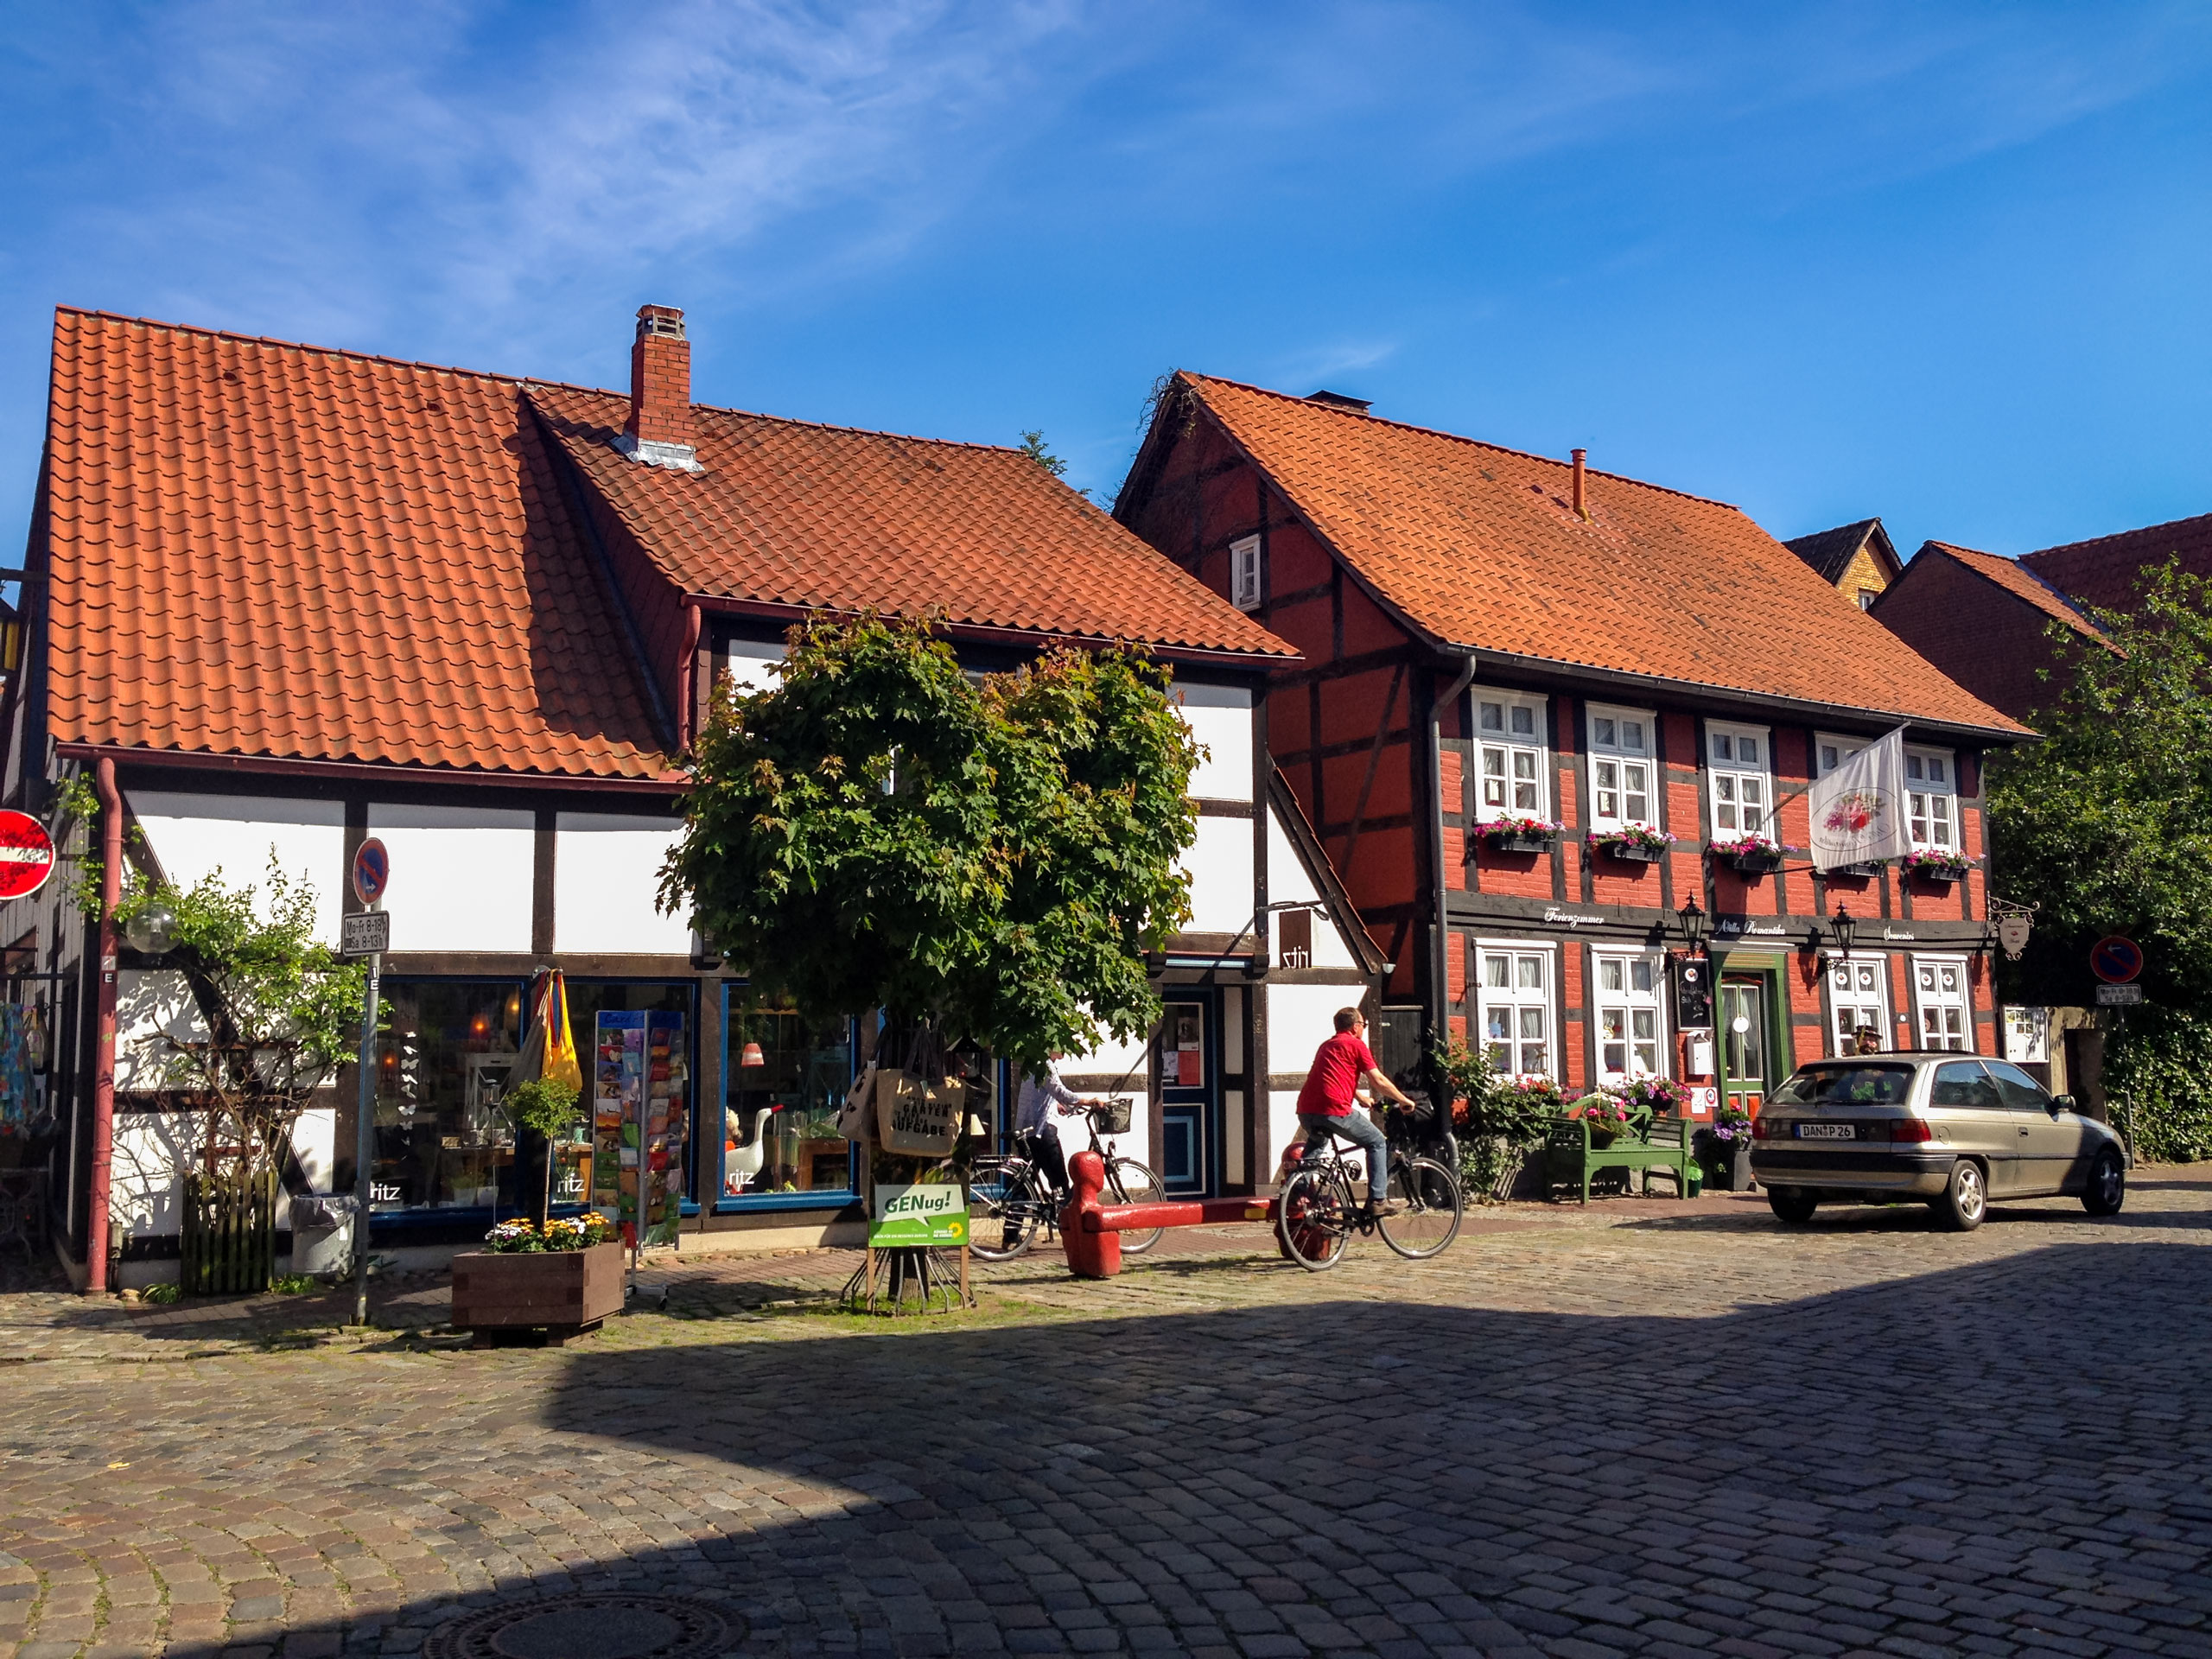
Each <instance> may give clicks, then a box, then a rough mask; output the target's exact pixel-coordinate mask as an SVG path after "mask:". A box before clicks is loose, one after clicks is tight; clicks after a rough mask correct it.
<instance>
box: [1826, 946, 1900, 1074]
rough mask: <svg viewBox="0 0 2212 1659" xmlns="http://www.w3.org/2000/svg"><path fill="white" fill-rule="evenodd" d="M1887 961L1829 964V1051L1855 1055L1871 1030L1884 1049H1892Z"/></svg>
mask: <svg viewBox="0 0 2212 1659" xmlns="http://www.w3.org/2000/svg"><path fill="white" fill-rule="evenodd" d="M1887 979H1888V962H1887V959H1886V958H1885V957H1849V958H1847V959H1840V960H1838V961H1834V962H1831V963H1829V964H1828V1015H1829V1019H1828V1052H1829V1053H1830V1054H1832V1055H1835V1056H1838V1057H1840V1056H1843V1055H1846V1054H1855V1053H1857V1052H1859V1051H1858V1036H1859V1033H1860V1032H1861V1031H1872V1033H1874V1040H1875V1042H1876V1043H1877V1044H1878V1045H1879V1046H1881V1047H1883V1048H1887V1047H1888V1046H1890V999H1889V994H1888V991H1887V990H1886V988H1885V982H1886V981H1887Z"/></svg>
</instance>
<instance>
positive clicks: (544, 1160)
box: [500, 1077, 582, 1227]
mask: <svg viewBox="0 0 2212 1659" xmlns="http://www.w3.org/2000/svg"><path fill="white" fill-rule="evenodd" d="M581 1092H582V1091H581V1090H579V1089H578V1088H577V1087H576V1085H575V1084H573V1083H570V1082H569V1080H568V1079H567V1078H566V1077H532V1078H531V1079H530V1080H529V1081H528V1082H527V1083H518V1084H515V1085H514V1086H513V1087H512V1088H511V1089H509V1090H507V1092H506V1095H505V1097H504V1098H503V1099H502V1100H501V1101H500V1104H501V1105H502V1106H504V1107H505V1109H506V1113H507V1116H508V1117H510V1118H511V1119H512V1120H513V1122H514V1126H515V1133H516V1139H517V1141H520V1140H521V1139H522V1137H523V1136H524V1135H533V1136H535V1137H537V1147H538V1148H539V1149H540V1150H539V1154H538V1155H537V1157H536V1158H535V1159H534V1160H533V1163H532V1174H531V1191H530V1193H529V1195H528V1197H529V1204H530V1215H531V1220H532V1221H534V1222H536V1223H537V1224H538V1225H539V1226H540V1227H543V1226H544V1225H546V1224H547V1223H546V1215H547V1212H548V1211H549V1210H550V1207H551V1198H552V1190H551V1189H552V1179H553V1160H552V1158H551V1157H550V1155H548V1154H546V1153H545V1152H544V1151H543V1148H546V1147H550V1146H551V1144H552V1143H553V1142H554V1141H558V1140H559V1139H560V1138H561V1137H562V1136H563V1135H566V1134H567V1133H568V1132H569V1129H571V1128H574V1127H575V1122H576V1097H577V1096H578V1094H580V1093H581Z"/></svg>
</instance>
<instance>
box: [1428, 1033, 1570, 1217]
mask: <svg viewBox="0 0 2212 1659" xmlns="http://www.w3.org/2000/svg"><path fill="white" fill-rule="evenodd" d="M1436 1059H1437V1064H1438V1065H1439V1066H1440V1068H1441V1069H1442V1071H1443V1072H1444V1077H1445V1082H1446V1087H1447V1088H1448V1089H1449V1090H1451V1092H1452V1133H1453V1135H1455V1136H1456V1137H1457V1139H1458V1141H1459V1184H1460V1186H1461V1188H1462V1190H1463V1191H1465V1192H1466V1193H1467V1194H1469V1195H1470V1196H1471V1197H1472V1198H1474V1200H1475V1201H1476V1202H1477V1203H1478V1204H1503V1202H1505V1200H1506V1199H1507V1198H1510V1197H1511V1196H1512V1194H1513V1186H1514V1183H1515V1182H1516V1181H1517V1180H1518V1179H1520V1176H1521V1170H1522V1166H1523V1165H1524V1164H1526V1163H1527V1161H1528V1158H1529V1153H1530V1152H1531V1151H1532V1150H1534V1149H1535V1147H1540V1146H1541V1145H1542V1144H1543V1141H1544V1125H1545V1124H1546V1123H1547V1122H1548V1121H1549V1120H1550V1119H1552V1118H1553V1117H1554V1116H1557V1115H1558V1113H1559V1108H1560V1089H1559V1085H1558V1084H1555V1083H1554V1082H1553V1081H1552V1080H1551V1079H1550V1078H1549V1077H1513V1076H1510V1074H1508V1073H1505V1072H1502V1071H1498V1070H1497V1068H1496V1067H1494V1066H1492V1065H1491V1063H1490V1057H1489V1056H1488V1055H1487V1054H1484V1053H1483V1052H1480V1051H1479V1050H1476V1049H1471V1048H1469V1047H1468V1046H1467V1045H1466V1044H1465V1043H1464V1042H1460V1041H1459V1040H1458V1039H1453V1041H1452V1043H1451V1044H1450V1045H1449V1046H1446V1047H1445V1048H1442V1049H1440V1050H1439V1051H1438V1052H1437V1056H1436Z"/></svg>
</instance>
